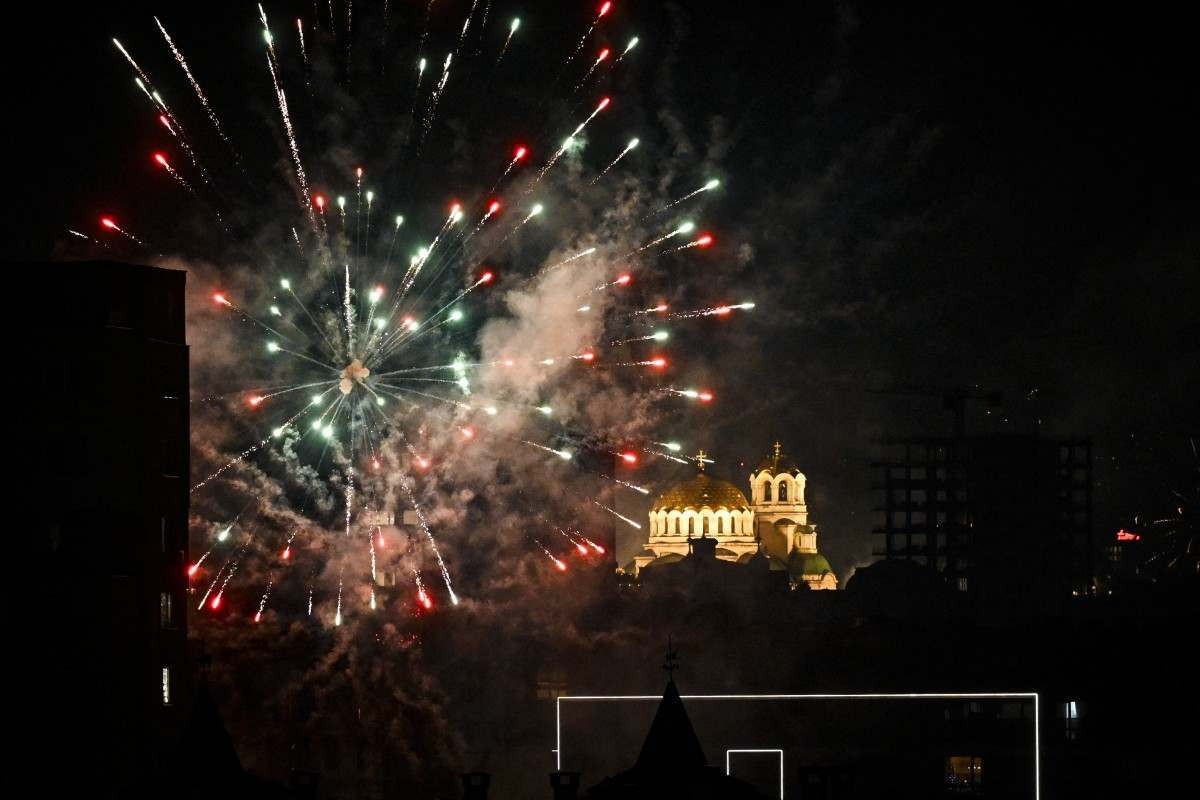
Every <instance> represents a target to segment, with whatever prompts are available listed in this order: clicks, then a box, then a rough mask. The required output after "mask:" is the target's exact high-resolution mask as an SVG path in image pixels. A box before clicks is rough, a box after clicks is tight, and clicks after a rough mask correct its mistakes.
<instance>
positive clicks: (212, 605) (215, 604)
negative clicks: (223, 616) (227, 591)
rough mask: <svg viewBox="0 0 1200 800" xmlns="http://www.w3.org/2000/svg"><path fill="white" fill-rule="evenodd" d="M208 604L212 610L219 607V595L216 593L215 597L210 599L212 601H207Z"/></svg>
mask: <svg viewBox="0 0 1200 800" xmlns="http://www.w3.org/2000/svg"><path fill="white" fill-rule="evenodd" d="M208 605H209V607H210V608H211V609H212V610H213V611H216V610H217V609H218V608H220V607H221V595H217V596H216V597H214V598H213V599H212V602H211V603H209V604H208Z"/></svg>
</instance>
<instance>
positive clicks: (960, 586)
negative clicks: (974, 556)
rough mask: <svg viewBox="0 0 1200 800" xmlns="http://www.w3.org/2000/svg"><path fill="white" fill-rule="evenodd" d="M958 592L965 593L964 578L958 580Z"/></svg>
mask: <svg viewBox="0 0 1200 800" xmlns="http://www.w3.org/2000/svg"><path fill="white" fill-rule="evenodd" d="M958 590H959V591H960V592H965V591H966V590H967V579H966V578H959V579H958Z"/></svg>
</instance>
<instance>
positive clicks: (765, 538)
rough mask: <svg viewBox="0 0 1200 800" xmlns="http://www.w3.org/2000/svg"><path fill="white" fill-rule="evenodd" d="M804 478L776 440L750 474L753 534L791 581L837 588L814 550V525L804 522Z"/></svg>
mask: <svg viewBox="0 0 1200 800" xmlns="http://www.w3.org/2000/svg"><path fill="white" fill-rule="evenodd" d="M807 481H808V479H807V478H805V476H804V473H803V472H801V471H800V468H799V467H797V466H796V464H795V462H793V461H792V459H791V458H789V457H788V456H787V455H786V454H785V453H784V452H783V445H781V444H780V443H779V442H776V443H775V445H774V447H772V448H771V452H770V454H768V455H767V457H766V458H764V459H763V460H762V461H760V462H759V464H758V466H757V467H756V468H755V470H754V471H753V472H752V473H750V507H751V509H752V510H753V511H754V520H755V533H756V534H757V536H758V538H759V539H760V540H762V543H763V547H764V549H765V550H766V552H767V555H768V557H770V558H773V559H778V560H779V561H780V562H783V563H786V564H787V567H788V572H789V574H790V575H791V578H792V583H793V584H798V583H801V582H803V583H807V584H808V585H809V587H810V588H813V589H835V588H837V577H836V576H835V575H834V574H833V570H832V569H830V567H829V562H828V561H826V560H825V557H824V556H822V555H821V554H820V553H819V552H817V526H816V525H814V524H810V523H809V521H808V505H807V504H806V503H805V501H804V489H805V485H806V483H807Z"/></svg>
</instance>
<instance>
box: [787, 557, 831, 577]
mask: <svg viewBox="0 0 1200 800" xmlns="http://www.w3.org/2000/svg"><path fill="white" fill-rule="evenodd" d="M790 571H791V572H792V574H794V575H824V574H825V573H827V572H828V573H832V572H833V567H831V566H829V562H828V561H827V560H826V559H825V556H823V555H821V554H820V553H793V554H792V557H791V565H790Z"/></svg>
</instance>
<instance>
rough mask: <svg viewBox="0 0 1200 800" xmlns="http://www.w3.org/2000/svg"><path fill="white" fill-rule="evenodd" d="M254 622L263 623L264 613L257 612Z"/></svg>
mask: <svg viewBox="0 0 1200 800" xmlns="http://www.w3.org/2000/svg"><path fill="white" fill-rule="evenodd" d="M254 621H255V622H262V612H261V611H259V612H257V613H256V614H255V615H254Z"/></svg>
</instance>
